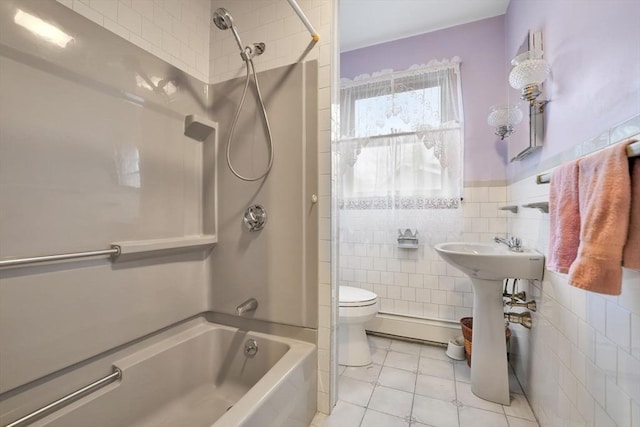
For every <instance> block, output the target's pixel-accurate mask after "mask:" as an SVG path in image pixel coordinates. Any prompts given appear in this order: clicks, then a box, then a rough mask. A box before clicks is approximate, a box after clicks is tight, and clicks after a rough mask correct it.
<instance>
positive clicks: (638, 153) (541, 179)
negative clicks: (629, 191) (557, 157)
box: [536, 141, 640, 184]
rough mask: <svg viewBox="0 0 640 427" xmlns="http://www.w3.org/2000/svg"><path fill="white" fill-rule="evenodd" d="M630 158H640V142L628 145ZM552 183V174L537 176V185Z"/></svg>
mask: <svg viewBox="0 0 640 427" xmlns="http://www.w3.org/2000/svg"><path fill="white" fill-rule="evenodd" d="M627 156H628V157H640V141H637V142H634V143H631V144H629V145H627ZM550 182H551V174H550V173H543V174H540V175H537V176H536V184H548V183H550Z"/></svg>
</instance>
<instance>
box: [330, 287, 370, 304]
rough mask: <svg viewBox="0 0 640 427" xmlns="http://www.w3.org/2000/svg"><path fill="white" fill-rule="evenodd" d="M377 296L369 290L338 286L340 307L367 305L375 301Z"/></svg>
mask: <svg viewBox="0 0 640 427" xmlns="http://www.w3.org/2000/svg"><path fill="white" fill-rule="evenodd" d="M377 300H378V296H377V295H376V294H374V293H373V292H371V291H368V290H366V289H361V288H354V287H352V286H340V302H339V305H340V307H368V306H371V305H375V304H376V303H377Z"/></svg>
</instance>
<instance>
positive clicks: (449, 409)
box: [411, 394, 458, 427]
mask: <svg viewBox="0 0 640 427" xmlns="http://www.w3.org/2000/svg"><path fill="white" fill-rule="evenodd" d="M411 416H412V417H413V419H415V420H416V421H417V422H419V423H423V424H427V425H430V426H434V427H458V408H457V407H456V406H455V405H454V404H453V403H451V402H446V401H444V400H439V399H432V398H430V397H425V396H420V395H418V394H416V395H415V397H414V398H413V412H412V413H411Z"/></svg>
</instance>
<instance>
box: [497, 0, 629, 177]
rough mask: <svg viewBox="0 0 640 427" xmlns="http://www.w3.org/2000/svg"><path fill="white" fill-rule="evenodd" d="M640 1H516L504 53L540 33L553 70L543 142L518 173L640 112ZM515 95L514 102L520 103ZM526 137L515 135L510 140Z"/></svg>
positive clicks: (511, 52) (510, 11) (509, 15)
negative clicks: (537, 32)
mask: <svg viewBox="0 0 640 427" xmlns="http://www.w3.org/2000/svg"><path fill="white" fill-rule="evenodd" d="M639 23H640V1H637V0H626V1H621V0H609V1H605V0H598V1H574V0H542V1H541V0H536V1H533V0H518V1H511V3H510V5H509V8H508V10H507V15H506V20H505V27H506V34H507V42H506V55H507V59H509V58H511V57H512V56H513V55H514V54H515V52H516V51H517V50H518V47H519V46H520V44H521V43H522V41H523V40H524V38H525V36H526V34H527V32H528V31H529V30H533V31H541V32H542V39H543V49H544V55H545V58H546V59H547V61H549V63H550V64H551V76H550V77H549V79H547V81H546V82H545V85H544V86H545V95H546V97H547V99H550V100H551V103H549V104H548V105H547V110H546V113H545V121H546V123H545V128H546V129H545V140H544V147H543V149H542V150H541V151H542V152H541V153H540V154H537V153H536V154H534V155H532V156H531V157H530V158H528V159H525V160H524V161H523V165H514V166H513V167H514V168H519V167H523V166H524V167H533V166H535V165H537V164H538V163H540V162H541V161H542V160H545V159H547V158H549V157H551V156H553V155H555V154H558V153H560V152H562V151H565V150H567V149H569V148H571V147H573V146H574V145H576V144H578V143H581V142H583V141H586V140H588V139H590V138H592V137H595V136H597V135H598V134H599V133H601V132H602V131H605V130H606V129H607V128H608V127H611V126H613V125H616V124H618V123H620V122H622V121H624V120H626V119H628V118H630V117H631V116H633V115H635V114H638V113H639V112H640V29H639V28H640V27H639V25H640V24H639ZM518 95H519V94H518V93H517V91H516V90H514V89H511V91H510V96H511V97H512V99H516V98H517V97H518ZM523 137H526V135H518V134H514V135H513V136H512V138H523Z"/></svg>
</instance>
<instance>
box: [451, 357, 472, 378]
mask: <svg viewBox="0 0 640 427" xmlns="http://www.w3.org/2000/svg"><path fill="white" fill-rule="evenodd" d="M453 370H454V372H455V374H456V381H460V382H463V383H470V382H471V368H469V367H468V366H467V362H466V361H464V362H459V363H458V362H456V363H454V364H453Z"/></svg>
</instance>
